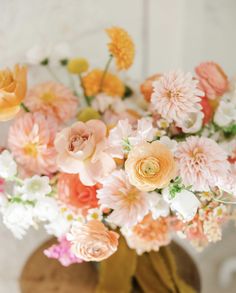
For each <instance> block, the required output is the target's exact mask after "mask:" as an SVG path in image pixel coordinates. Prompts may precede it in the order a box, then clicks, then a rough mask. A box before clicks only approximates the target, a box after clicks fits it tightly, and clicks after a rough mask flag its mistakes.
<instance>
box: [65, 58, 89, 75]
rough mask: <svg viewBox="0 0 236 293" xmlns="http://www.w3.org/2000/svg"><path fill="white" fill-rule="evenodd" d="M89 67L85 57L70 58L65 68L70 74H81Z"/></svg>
mask: <svg viewBox="0 0 236 293" xmlns="http://www.w3.org/2000/svg"><path fill="white" fill-rule="evenodd" d="M88 68H89V63H88V61H87V60H86V59H85V58H74V59H70V60H69V61H68V64H67V70H68V71H69V72H70V73H72V74H81V73H83V72H86V71H87V70H88Z"/></svg>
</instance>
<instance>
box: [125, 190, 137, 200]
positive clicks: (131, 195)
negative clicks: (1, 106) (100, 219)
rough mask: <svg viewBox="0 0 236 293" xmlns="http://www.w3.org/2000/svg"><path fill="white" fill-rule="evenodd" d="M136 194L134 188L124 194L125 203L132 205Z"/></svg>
mask: <svg viewBox="0 0 236 293" xmlns="http://www.w3.org/2000/svg"><path fill="white" fill-rule="evenodd" d="M137 196H138V192H137V189H136V188H135V187H133V188H131V189H130V191H129V192H128V193H127V194H126V201H127V202H129V203H130V204H132V203H134V202H135V201H136V200H137Z"/></svg>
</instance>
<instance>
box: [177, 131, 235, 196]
mask: <svg viewBox="0 0 236 293" xmlns="http://www.w3.org/2000/svg"><path fill="white" fill-rule="evenodd" d="M176 157H177V159H178V162H179V169H180V176H181V178H182V180H183V183H184V184H185V185H192V186H193V189H195V190H196V191H208V190H209V188H210V187H214V186H216V185H217V183H218V182H219V180H222V178H225V177H226V176H227V174H228V171H229V163H228V161H227V154H226V153H225V152H224V151H223V150H222V149H221V148H220V146H219V145H218V144H217V143H216V142H215V141H214V140H212V139H209V138H206V137H198V136H191V137H188V138H187V139H186V141H185V142H182V143H179V145H178V149H177V152H176Z"/></svg>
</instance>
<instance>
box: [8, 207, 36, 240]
mask: <svg viewBox="0 0 236 293" xmlns="http://www.w3.org/2000/svg"><path fill="white" fill-rule="evenodd" d="M3 223H4V224H5V225H6V227H7V228H8V229H10V230H11V231H12V233H13V234H14V236H15V237H16V238H19V239H22V237H23V236H24V235H25V233H26V230H28V229H29V227H30V226H31V225H33V224H34V222H33V207H32V206H31V205H23V204H21V203H19V204H18V203H9V204H8V205H7V206H6V207H5V208H4V209H3Z"/></svg>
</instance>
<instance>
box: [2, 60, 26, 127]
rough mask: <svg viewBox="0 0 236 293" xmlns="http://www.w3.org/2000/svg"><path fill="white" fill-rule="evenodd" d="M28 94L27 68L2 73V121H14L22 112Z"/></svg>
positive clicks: (17, 66)
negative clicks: (21, 108)
mask: <svg viewBox="0 0 236 293" xmlns="http://www.w3.org/2000/svg"><path fill="white" fill-rule="evenodd" d="M25 94H26V68H25V67H20V66H19V65H16V66H15V68H14V71H11V70H9V69H5V70H2V71H0V121H7V120H10V119H12V118H13V117H14V116H15V115H16V114H17V113H18V112H19V110H20V103H21V102H22V101H23V99H24V97H25Z"/></svg>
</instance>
